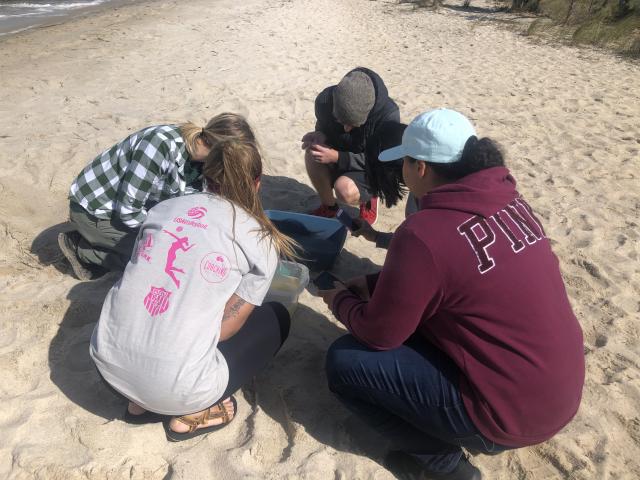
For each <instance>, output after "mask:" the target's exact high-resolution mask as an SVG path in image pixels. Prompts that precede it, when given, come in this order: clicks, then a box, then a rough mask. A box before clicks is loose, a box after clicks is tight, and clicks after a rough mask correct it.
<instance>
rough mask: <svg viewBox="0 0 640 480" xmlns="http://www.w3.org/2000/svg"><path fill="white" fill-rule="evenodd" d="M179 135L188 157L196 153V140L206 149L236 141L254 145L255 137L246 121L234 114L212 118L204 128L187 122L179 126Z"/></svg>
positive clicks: (222, 114) (224, 114)
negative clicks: (220, 143)
mask: <svg viewBox="0 0 640 480" xmlns="http://www.w3.org/2000/svg"><path fill="white" fill-rule="evenodd" d="M179 128H180V135H182V138H183V139H184V143H185V144H186V147H187V152H189V155H191V156H193V155H194V154H195V152H196V151H197V146H196V140H198V138H200V139H201V140H202V141H203V142H204V143H205V145H206V146H207V147H209V148H212V147H214V146H215V145H216V144H217V143H219V142H224V141H227V140H238V141H242V142H250V143H254V142H255V141H256V137H255V135H254V133H253V130H252V129H251V127H250V126H249V124H248V123H247V120H246V119H245V118H244V117H243V116H242V115H238V114H236V113H228V112H225V113H220V114H218V115H216V116H215V117H213V118H212V119H211V120H209V122H207V124H206V125H205V127H204V128H201V127H198V126H197V125H195V124H194V123H191V122H187V123H183V124H182V125H180V127H179Z"/></svg>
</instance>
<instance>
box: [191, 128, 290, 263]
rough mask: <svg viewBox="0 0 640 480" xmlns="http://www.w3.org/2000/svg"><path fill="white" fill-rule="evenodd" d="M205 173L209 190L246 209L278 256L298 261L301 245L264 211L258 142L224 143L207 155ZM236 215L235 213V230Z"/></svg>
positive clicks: (233, 141) (228, 141)
mask: <svg viewBox="0 0 640 480" xmlns="http://www.w3.org/2000/svg"><path fill="white" fill-rule="evenodd" d="M203 174H204V177H205V178H206V181H207V186H208V189H209V190H210V191H211V192H214V193H217V194H219V195H220V196H222V197H224V198H226V199H227V200H229V201H230V202H231V203H232V204H236V205H238V206H240V207H242V208H243V209H244V210H246V211H247V212H248V213H249V214H250V215H251V216H252V217H253V218H254V219H255V220H256V221H257V222H258V224H259V225H260V232H261V238H265V237H269V238H270V239H271V241H272V242H273V244H274V246H275V248H276V250H277V251H278V254H279V255H281V256H284V257H287V258H290V259H294V258H296V253H295V249H296V247H298V245H297V243H296V242H295V241H294V240H292V239H291V238H289V237H287V236H286V235H284V234H282V233H281V232H280V231H279V230H278V229H277V228H276V227H275V226H274V225H273V223H272V222H271V220H269V218H268V217H267V215H266V214H265V213H264V210H263V208H262V202H261V201H260V197H259V196H258V189H257V188H256V182H257V181H259V180H260V177H261V175H262V158H261V156H260V152H259V150H258V146H257V144H256V142H255V140H254V141H252V142H244V141H238V140H224V141H221V142H218V143H217V144H216V145H215V146H214V147H213V148H212V150H211V152H210V153H209V155H208V156H207V158H206V160H205V162H204V167H203ZM235 221H236V213H235V209H234V211H233V225H234V230H235Z"/></svg>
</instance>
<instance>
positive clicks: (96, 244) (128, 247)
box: [69, 201, 138, 271]
mask: <svg viewBox="0 0 640 480" xmlns="http://www.w3.org/2000/svg"><path fill="white" fill-rule="evenodd" d="M69 220H71V223H72V224H73V226H74V227H75V228H76V230H77V231H78V232H79V233H80V235H81V236H82V240H80V242H79V244H78V250H77V255H78V258H79V259H80V260H81V261H82V262H83V263H85V264H89V265H96V266H98V267H102V268H104V269H106V270H116V271H123V270H124V267H126V266H127V262H128V261H129V259H130V258H131V253H132V252H133V246H134V244H135V241H136V237H137V236H138V229H135V230H134V229H131V228H129V227H127V226H126V225H124V224H123V223H122V222H119V221H117V220H113V219H109V220H105V219H102V218H97V217H94V216H93V215H91V214H90V213H89V212H87V211H86V210H85V209H84V208H83V207H82V206H80V205H78V204H77V203H75V202H73V201H72V202H70V206H69Z"/></svg>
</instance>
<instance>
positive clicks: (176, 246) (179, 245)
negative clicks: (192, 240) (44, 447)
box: [162, 227, 195, 288]
mask: <svg viewBox="0 0 640 480" xmlns="http://www.w3.org/2000/svg"><path fill="white" fill-rule="evenodd" d="M162 231H163V232H164V233H168V234H169V235H171V236H172V237H173V238H175V239H176V241H175V242H173V243H172V244H171V246H170V247H169V251H168V252H167V264H166V265H165V267H164V271H165V273H166V274H167V275H169V276H170V277H171V280H173V283H175V284H176V287H178V288H180V280H178V279H177V278H176V274H175V272H180V273H184V270H183V269H182V268H178V267H175V266H174V265H173V262H175V260H176V252H177V251H178V250H182V251H183V252H186V251H188V250H189V249H190V248H191V247H194V246H195V245H189V237H186V236H184V237H178V236H177V235H175V234H174V233H172V232H169V231H168V230H162ZM181 231H182V227H177V228H176V232H181Z"/></svg>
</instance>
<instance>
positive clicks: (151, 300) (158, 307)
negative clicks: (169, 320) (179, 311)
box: [144, 287, 171, 317]
mask: <svg viewBox="0 0 640 480" xmlns="http://www.w3.org/2000/svg"><path fill="white" fill-rule="evenodd" d="M170 296H171V292H169V291H168V290H165V289H164V288H157V287H151V290H150V291H149V293H148V294H147V296H146V297H144V306H145V307H147V311H148V312H149V313H150V314H151V316H152V317H155V316H156V315H160V314H161V313H164V312H166V311H167V308H169V297H170Z"/></svg>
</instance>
